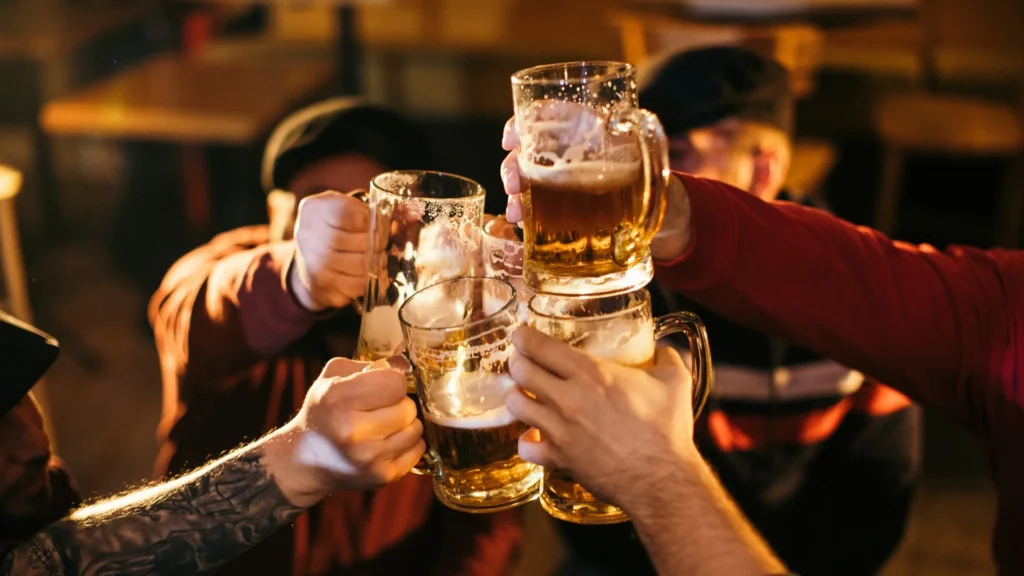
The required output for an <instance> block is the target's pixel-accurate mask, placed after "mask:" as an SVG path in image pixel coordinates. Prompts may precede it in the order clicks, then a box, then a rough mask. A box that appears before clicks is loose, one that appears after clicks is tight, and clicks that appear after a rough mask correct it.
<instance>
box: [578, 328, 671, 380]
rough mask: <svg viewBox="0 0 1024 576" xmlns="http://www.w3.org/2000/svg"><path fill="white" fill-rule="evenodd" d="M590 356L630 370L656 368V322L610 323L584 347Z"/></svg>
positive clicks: (583, 344)
mask: <svg viewBox="0 0 1024 576" xmlns="http://www.w3.org/2000/svg"><path fill="white" fill-rule="evenodd" d="M580 348H582V349H583V350H586V351H587V352H588V353H589V354H591V355H593V356H597V357H598V358H604V359H606V360H611V361H612V362H615V363H616V364H619V365H621V366H626V367H629V368H650V367H651V366H653V365H654V352H655V341H654V322H652V321H651V320H649V319H647V320H644V319H641V318H635V317H630V318H617V319H614V320H609V321H607V322H606V323H604V325H602V326H601V327H600V329H598V330H596V331H594V332H591V333H590V334H589V335H588V336H587V338H586V339H585V340H584V341H583V343H582V345H581V346H580Z"/></svg>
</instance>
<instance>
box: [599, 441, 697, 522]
mask: <svg viewBox="0 0 1024 576" xmlns="http://www.w3.org/2000/svg"><path fill="white" fill-rule="evenodd" d="M701 466H707V464H706V463H705V462H704V460H703V459H702V458H701V456H700V454H699V453H697V450H696V448H693V449H692V450H686V451H684V452H682V453H679V454H676V455H674V456H673V458H672V459H671V460H669V459H665V460H660V461H659V462H657V463H656V464H655V466H651V467H650V470H651V471H656V473H653V474H644V475H643V480H642V481H640V482H637V483H636V484H635V485H634V486H633V487H632V489H631V490H630V492H629V494H626V495H624V497H623V498H621V499H620V502H619V505H620V507H621V508H622V509H623V510H625V512H626V513H627V514H628V515H629V518H630V520H631V521H632V522H633V523H634V524H636V525H637V527H638V528H640V527H643V526H646V525H648V524H650V523H651V522H658V521H659V520H660V519H662V518H664V516H665V515H666V513H667V512H666V511H668V510H673V509H676V508H678V506H679V503H680V502H685V501H686V500H687V499H691V498H693V495H694V491H695V490H699V489H700V486H701V480H700V478H701V474H700V467H701Z"/></svg>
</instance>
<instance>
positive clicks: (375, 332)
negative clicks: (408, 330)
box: [359, 305, 405, 357]
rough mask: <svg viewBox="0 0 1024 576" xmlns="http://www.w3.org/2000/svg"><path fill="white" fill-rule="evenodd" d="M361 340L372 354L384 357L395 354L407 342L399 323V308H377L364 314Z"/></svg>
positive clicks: (383, 306) (384, 306) (360, 334)
mask: <svg viewBox="0 0 1024 576" xmlns="http://www.w3.org/2000/svg"><path fill="white" fill-rule="evenodd" d="M359 338H360V339H361V340H362V341H363V342H364V346H365V348H366V350H367V351H369V352H370V353H373V354H383V355H384V357H387V356H390V355H392V354H394V352H395V348H397V347H398V345H399V344H401V343H402V342H403V341H405V338H404V337H403V336H402V325H401V324H400V323H399V321H398V306H387V305H381V306H375V307H374V308H373V309H372V310H370V311H369V312H366V313H364V314H363V322H362V328H361V330H360V333H359Z"/></svg>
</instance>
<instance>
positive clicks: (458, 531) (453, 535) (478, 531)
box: [427, 502, 523, 576]
mask: <svg viewBox="0 0 1024 576" xmlns="http://www.w3.org/2000/svg"><path fill="white" fill-rule="evenodd" d="M431 514H432V515H436V516H437V517H438V518H439V519H440V522H439V523H440V525H441V527H440V530H442V531H443V534H442V535H441V537H440V540H439V542H440V543H439V546H440V550H438V551H437V553H436V554H434V557H435V558H436V559H437V560H436V561H435V562H434V566H431V567H430V570H429V571H428V572H427V573H428V574H431V575H435V576H504V575H506V574H509V573H511V571H512V566H513V565H514V564H515V561H516V559H517V558H518V556H519V550H520V548H521V547H522V542H523V525H522V513H521V511H520V510H505V511H503V512H497V513H494V514H466V513H464V512H456V511H454V510H451V509H450V508H447V507H445V506H443V505H441V504H439V503H436V502H435V503H434V509H433V510H432V511H431Z"/></svg>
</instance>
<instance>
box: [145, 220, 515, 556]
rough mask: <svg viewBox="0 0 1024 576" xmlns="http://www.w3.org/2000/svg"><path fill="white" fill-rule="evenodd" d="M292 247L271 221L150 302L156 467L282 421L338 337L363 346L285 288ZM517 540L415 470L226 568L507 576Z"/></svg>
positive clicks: (223, 245)
mask: <svg viewBox="0 0 1024 576" xmlns="http://www.w3.org/2000/svg"><path fill="white" fill-rule="evenodd" d="M294 250H295V246H294V244H293V243H291V242H279V243H269V232H268V229H267V227H266V226H253V227H249V228H240V229H238V230H234V231H232V232H228V233H225V234H222V235H220V236H218V237H216V238H214V239H213V240H212V241H211V242H210V243H209V244H207V245H205V246H201V247H200V248H197V249H196V250H194V251H192V252H191V253H189V254H187V255H186V256H185V257H183V258H182V259H181V260H179V261H178V262H177V263H176V264H175V265H174V266H173V267H172V268H171V270H170V271H169V272H168V273H167V276H166V277H165V278H164V281H163V284H162V285H161V287H160V289H159V290H158V292H157V294H156V295H155V296H154V297H153V300H152V302H151V305H150V319H151V321H152V323H153V329H154V332H155V335H156V341H157V347H158V349H159V352H160V361H161V368H162V371H163V375H164V416H163V421H162V423H161V427H160V434H161V436H162V437H163V438H164V439H165V440H166V442H165V444H164V446H163V449H162V451H161V455H160V460H159V462H158V463H157V472H158V474H160V475H162V474H165V473H168V472H169V473H177V472H181V471H183V470H186V469H189V468H191V467H194V466H197V465H199V464H202V463H203V462H205V461H206V460H207V459H208V458H209V457H210V456H212V455H216V454H219V453H222V452H224V451H226V450H229V449H231V448H233V447H235V446H237V445H239V444H240V443H242V442H243V441H246V440H252V439H254V438H258V437H259V436H260V435H262V434H264V433H266V432H267V431H269V430H271V429H273V428H275V427H277V426H280V425H281V424H284V423H285V422H287V421H288V420H289V419H290V418H291V416H292V415H293V414H294V413H295V412H296V411H297V410H298V408H299V407H300V406H301V403H302V400H303V399H304V398H305V394H306V390H307V388H308V387H309V385H310V384H311V383H312V382H313V379H315V378H316V376H317V375H318V374H319V373H320V370H321V369H322V368H323V365H324V363H325V362H326V361H327V360H328V359H329V358H330V352H329V350H337V349H338V340H339V339H340V340H341V347H342V348H344V347H345V346H346V345H348V346H351V347H352V348H354V343H355V336H356V334H357V331H358V328H359V321H358V317H357V316H355V314H354V313H353V312H351V310H349V311H343V312H341V313H339V314H338V315H336V316H335V317H333V318H325V317H318V316H315V315H313V314H310V313H308V312H306V311H305V310H304V309H303V308H301V307H300V306H299V305H298V304H296V303H295V302H294V301H293V300H292V298H291V296H290V294H289V293H288V292H287V290H286V289H285V278H286V277H287V272H288V268H289V266H290V264H291V261H292V255H293V254H294ZM328 339H331V340H332V343H333V346H330V347H329V346H328V344H327V340H328ZM348 353H349V354H351V350H350V351H349V352H348ZM521 538H522V529H521V526H520V523H519V518H518V515H517V514H516V513H515V512H514V511H509V512H501V513H497V514H482V515H475V514H464V513H458V512H455V511H453V510H450V509H448V508H445V507H444V506H443V505H442V504H440V503H439V502H437V501H436V499H435V498H434V493H433V489H432V486H431V481H430V479H429V478H425V477H422V476H414V475H411V474H410V475H407V476H405V477H404V478H402V479H401V480H399V481H398V482H396V483H394V484H391V485H389V486H386V487H385V488H382V489H380V490H377V491H374V492H354V491H342V492H337V493H335V494H333V495H331V497H329V498H328V499H327V500H326V501H324V502H323V503H322V504H320V505H318V506H316V507H314V508H313V509H312V510H311V511H310V512H309V513H307V514H304V515H303V516H302V517H300V519H299V520H298V521H297V522H296V524H295V526H294V527H293V528H290V529H288V530H283V531H281V532H279V533H278V534H275V535H274V536H272V537H271V538H270V539H268V540H267V541H266V542H264V543H262V544H260V545H259V546H257V547H255V548H254V549H253V550H251V551H250V552H248V553H247V554H245V555H244V556H242V558H240V559H239V560H237V561H235V562H232V563H231V564H229V565H228V567H227V568H226V569H223V570H221V571H219V572H218V574H239V575H242V574H244V575H257V574H275V575H279V574H289V573H290V574H310V575H322V574H344V575H346V576H352V575H357V574H359V575H361V574H367V575H369V574H406V573H409V574H413V573H415V574H424V575H430V574H437V575H442V574H443V575H446V576H447V575H457V574H459V575H471V576H492V575H493V576H497V575H500V574H505V573H507V572H508V571H509V569H510V565H511V563H512V560H513V556H514V554H515V552H516V550H517V548H518V545H519V542H520V540H521Z"/></svg>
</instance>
